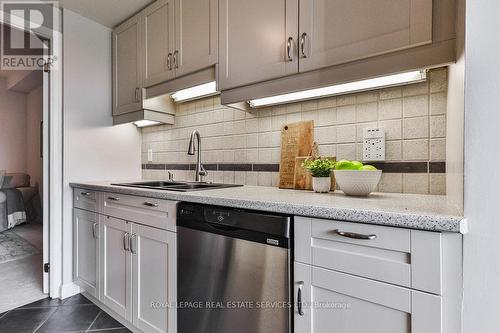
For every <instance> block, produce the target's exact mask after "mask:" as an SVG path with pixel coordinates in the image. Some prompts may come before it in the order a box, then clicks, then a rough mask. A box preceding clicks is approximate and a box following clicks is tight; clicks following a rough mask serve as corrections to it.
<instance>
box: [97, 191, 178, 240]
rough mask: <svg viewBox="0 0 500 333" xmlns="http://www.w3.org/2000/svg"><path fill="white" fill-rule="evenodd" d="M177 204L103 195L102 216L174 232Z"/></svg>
mask: <svg viewBox="0 0 500 333" xmlns="http://www.w3.org/2000/svg"><path fill="white" fill-rule="evenodd" d="M176 208H177V202H176V201H169V200H161V199H153V198H145V197H137V196H131V195H123V194H115V193H103V209H102V214H104V215H107V216H112V217H116V218H120V219H123V220H127V221H131V222H136V223H140V224H144V225H148V226H151V227H155V228H160V229H165V230H170V231H175V230H176V226H175V216H176V214H177V211H176Z"/></svg>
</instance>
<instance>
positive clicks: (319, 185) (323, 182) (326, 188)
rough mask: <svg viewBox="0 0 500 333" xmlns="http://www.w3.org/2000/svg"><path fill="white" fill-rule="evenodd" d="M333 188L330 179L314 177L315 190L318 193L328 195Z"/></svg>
mask: <svg viewBox="0 0 500 333" xmlns="http://www.w3.org/2000/svg"><path fill="white" fill-rule="evenodd" d="M331 186H332V179H331V178H330V177H313V190H314V192H317V193H328V192H330V187H331Z"/></svg>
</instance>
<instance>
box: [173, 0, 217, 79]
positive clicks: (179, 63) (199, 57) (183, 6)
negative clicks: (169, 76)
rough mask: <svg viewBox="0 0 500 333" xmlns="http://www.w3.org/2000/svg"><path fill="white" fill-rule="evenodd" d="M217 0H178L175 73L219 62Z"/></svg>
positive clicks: (176, 9)
mask: <svg viewBox="0 0 500 333" xmlns="http://www.w3.org/2000/svg"><path fill="white" fill-rule="evenodd" d="M217 9H218V1H217V0H176V2H175V34H176V47H175V50H176V51H177V54H176V70H175V71H176V76H177V77H179V76H183V75H186V74H190V73H193V72H195V71H198V70H201V69H204V68H207V67H209V66H212V65H214V64H216V63H217V60H218V57H217V54H218V11H217Z"/></svg>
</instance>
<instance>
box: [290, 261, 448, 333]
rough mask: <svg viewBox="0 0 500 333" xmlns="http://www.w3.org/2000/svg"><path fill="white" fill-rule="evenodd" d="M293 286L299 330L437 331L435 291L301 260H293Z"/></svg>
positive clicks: (319, 332)
mask: <svg viewBox="0 0 500 333" xmlns="http://www.w3.org/2000/svg"><path fill="white" fill-rule="evenodd" d="M294 288H295V295H296V297H297V298H296V300H297V303H296V305H295V315H294V318H295V329H296V331H297V332H302V333H330V332H332V329H335V332H338V333H366V332H371V333H440V332H441V298H440V297H439V296H435V295H430V294H425V293H421V292H417V291H412V290H410V289H406V288H402V287H397V286H393V285H390V284H386V283H381V282H377V281H373V280H369V279H364V278H361V277H356V276H354V275H349V274H344V273H339V272H335V271H330V270H326V269H322V268H316V267H312V266H309V265H304V264H300V263H295V283H294ZM299 289H300V292H301V297H299V296H298V295H299ZM300 299H301V300H302V302H303V313H302V315H301V314H300V313H299V307H298V302H299V301H300ZM306 303H307V304H306Z"/></svg>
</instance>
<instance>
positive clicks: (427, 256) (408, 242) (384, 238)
mask: <svg viewBox="0 0 500 333" xmlns="http://www.w3.org/2000/svg"><path fill="white" fill-rule="evenodd" d="M295 248H296V260H297V261H299V262H303V263H307V264H311V265H313V266H317V267H323V268H327V269H332V270H335V271H339V272H345V273H349V274H354V275H357V276H362V277H365V278H369V279H373V280H377V281H383V282H387V283H391V284H395V285H399V286H404V287H409V288H415V289H419V290H423V291H427V292H431V293H435V294H440V293H441V251H440V248H441V238H440V234H439V233H435V232H425V231H418V230H415V231H414V230H409V229H400V228H393V227H384V226H376V225H367V224H358V223H354V222H340V221H332V220H321V219H310V218H303V217H298V218H296V219H295Z"/></svg>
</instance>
